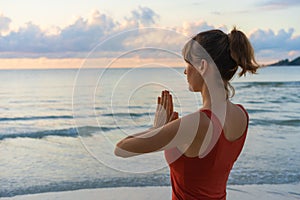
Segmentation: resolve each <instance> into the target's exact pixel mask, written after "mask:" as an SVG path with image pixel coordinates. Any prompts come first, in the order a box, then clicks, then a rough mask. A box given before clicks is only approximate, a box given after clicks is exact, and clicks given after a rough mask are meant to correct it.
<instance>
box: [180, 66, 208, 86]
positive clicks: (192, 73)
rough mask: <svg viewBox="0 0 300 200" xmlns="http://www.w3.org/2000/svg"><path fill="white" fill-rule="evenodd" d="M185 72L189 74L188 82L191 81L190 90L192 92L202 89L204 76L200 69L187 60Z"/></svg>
mask: <svg viewBox="0 0 300 200" xmlns="http://www.w3.org/2000/svg"><path fill="white" fill-rule="evenodd" d="M184 74H185V75H186V76H187V82H188V83H189V90H190V91H191V92H199V91H201V87H202V83H203V78H202V77H201V75H200V73H199V72H198V70H197V69H196V68H195V67H194V66H193V65H191V64H190V63H188V62H187V66H186V68H185V70H184Z"/></svg>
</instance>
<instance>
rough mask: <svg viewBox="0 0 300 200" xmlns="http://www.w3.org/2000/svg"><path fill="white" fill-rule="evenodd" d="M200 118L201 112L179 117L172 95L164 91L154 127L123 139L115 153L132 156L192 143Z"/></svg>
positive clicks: (159, 100)
mask: <svg viewBox="0 0 300 200" xmlns="http://www.w3.org/2000/svg"><path fill="white" fill-rule="evenodd" d="M199 119H200V113H199V112H195V113H192V114H190V115H187V116H185V117H183V118H181V119H178V113H176V112H175V114H174V112H173V103H172V96H171V95H170V94H169V92H167V91H163V93H162V97H161V98H160V97H158V105H157V109H156V114H155V120H154V127H153V128H152V129H149V130H148V131H144V132H141V133H137V134H135V135H132V136H128V137H126V138H124V139H123V140H121V141H120V142H119V143H118V144H117V145H116V148H115V155H117V156H120V157H130V156H135V155H139V154H144V153H150V152H155V151H162V150H165V149H170V148H173V147H176V146H179V145H182V144H191V143H192V141H193V140H194V138H195V136H196V135H197V132H198V126H199V121H200V120H199Z"/></svg>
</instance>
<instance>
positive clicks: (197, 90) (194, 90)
mask: <svg viewBox="0 0 300 200" xmlns="http://www.w3.org/2000/svg"><path fill="white" fill-rule="evenodd" d="M189 91H191V92H200V90H199V89H197V88H194V87H192V86H191V85H189Z"/></svg>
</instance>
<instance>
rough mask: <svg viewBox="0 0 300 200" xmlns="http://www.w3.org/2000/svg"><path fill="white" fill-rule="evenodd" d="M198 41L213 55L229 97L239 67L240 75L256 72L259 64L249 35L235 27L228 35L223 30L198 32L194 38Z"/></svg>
mask: <svg viewBox="0 0 300 200" xmlns="http://www.w3.org/2000/svg"><path fill="white" fill-rule="evenodd" d="M192 39H193V40H195V41H197V42H198V43H199V44H200V45H201V46H202V47H203V48H204V49H205V50H206V51H207V53H208V54H209V55H210V56H211V58H212V59H213V61H214V62H215V64H216V65H217V67H218V70H219V71H220V74H221V77H222V79H223V80H224V82H225V89H226V92H227V97H228V96H229V93H230V89H231V97H232V96H233V95H234V88H233V87H232V86H231V84H230V83H229V81H230V80H231V79H232V77H233V76H234V74H235V73H236V71H237V70H238V67H241V69H242V70H241V72H240V73H239V76H242V75H245V74H246V73H247V72H250V73H253V74H254V73H256V70H257V69H258V68H259V65H258V64H257V62H256V61H255V58H254V50H253V48H252V46H251V44H250V42H249V40H248V38H247V36H246V35H245V34H244V33H243V32H241V31H239V30H237V29H236V28H233V30H232V31H231V32H230V33H229V34H228V35H227V34H225V33H224V32H223V31H221V30H210V31H205V32H201V33H199V34H197V35H196V36H194V37H193V38H192Z"/></svg>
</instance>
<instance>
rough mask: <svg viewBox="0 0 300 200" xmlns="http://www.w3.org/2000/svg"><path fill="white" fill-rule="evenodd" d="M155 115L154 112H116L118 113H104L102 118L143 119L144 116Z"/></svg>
mask: <svg viewBox="0 0 300 200" xmlns="http://www.w3.org/2000/svg"><path fill="white" fill-rule="evenodd" d="M154 114H155V113H153V112H144V113H133V112H130V113H125V112H116V113H103V114H101V116H103V117H128V116H130V117H143V116H149V115H151V116H153V115H154Z"/></svg>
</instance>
